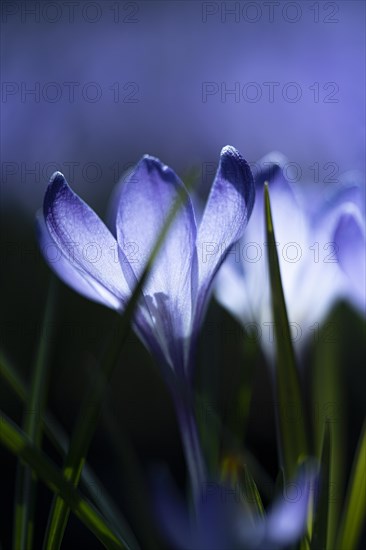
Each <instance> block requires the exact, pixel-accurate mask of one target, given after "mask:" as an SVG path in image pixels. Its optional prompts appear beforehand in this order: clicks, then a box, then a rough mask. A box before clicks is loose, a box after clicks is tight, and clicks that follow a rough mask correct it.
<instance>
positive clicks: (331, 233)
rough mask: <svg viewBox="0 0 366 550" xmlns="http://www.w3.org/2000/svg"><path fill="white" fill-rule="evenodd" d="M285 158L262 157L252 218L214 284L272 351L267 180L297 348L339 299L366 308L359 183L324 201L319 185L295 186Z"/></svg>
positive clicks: (230, 307) (219, 295)
mask: <svg viewBox="0 0 366 550" xmlns="http://www.w3.org/2000/svg"><path fill="white" fill-rule="evenodd" d="M284 164H285V159H284V157H282V156H281V155H279V154H271V155H268V156H267V157H265V158H264V159H262V161H261V162H260V166H261V169H260V171H259V175H258V177H257V181H256V202H255V205H254V209H253V213H252V216H251V220H250V223H249V224H248V227H247V229H246V231H245V234H244V237H243V239H242V240H241V241H240V243H238V244H237V245H236V247H235V248H234V249H233V250H232V251H231V252H232V253H231V254H230V258H228V261H226V262H225V264H224V265H223V267H222V269H221V270H220V274H219V276H218V280H217V286H216V297H217V299H218V301H219V302H220V303H221V304H222V305H223V306H224V307H226V308H227V309H228V310H229V311H230V312H231V313H232V314H233V315H234V316H235V317H236V318H237V319H238V320H239V322H241V323H242V324H243V325H244V327H245V328H247V329H248V330H249V332H252V334H253V336H254V337H256V338H258V339H260V340H261V344H262V346H263V349H264V351H265V352H266V354H267V356H268V357H269V358H270V359H271V358H272V357H273V354H274V326H273V318H272V312H271V296H270V285H269V276H268V265H267V250H266V236H265V220H264V207H263V202H264V199H263V183H264V181H266V180H268V181H269V190H270V196H271V204H272V215H273V223H274V230H275V235H276V243H277V253H278V257H279V263H280V269H281V278H282V284H283V289H284V294H285V299H286V305H287V311H288V316H289V322H290V325H291V328H292V335H293V336H292V337H293V342H294V346H295V350H296V351H297V353H298V354H300V352H301V350H302V349H303V346H304V343H306V342H307V341H308V339H309V337H310V336H311V335H312V334H313V335H315V334H317V333H318V329H319V327H320V325H321V324H322V323H323V321H324V320H325V318H326V316H327V314H328V312H329V311H330V309H331V308H332V306H333V305H334V304H335V302H336V301H337V300H339V299H346V300H348V301H350V302H351V303H352V304H353V305H354V306H355V307H356V308H357V309H358V310H359V311H360V312H361V313H362V312H363V314H365V221H364V216H363V214H362V209H361V198H360V195H361V191H360V188H359V186H357V185H355V184H353V185H347V186H342V187H341V188H340V189H338V190H337V191H335V192H334V195H333V197H331V198H329V200H327V201H325V199H324V196H320V193H319V192H317V191H316V190H315V189H313V188H310V187H308V188H307V187H302V188H296V187H295V186H291V184H290V183H289V182H288V181H287V180H286V178H285V176H284V173H283V170H282V166H283V165H284ZM266 166H267V168H265V167H266Z"/></svg>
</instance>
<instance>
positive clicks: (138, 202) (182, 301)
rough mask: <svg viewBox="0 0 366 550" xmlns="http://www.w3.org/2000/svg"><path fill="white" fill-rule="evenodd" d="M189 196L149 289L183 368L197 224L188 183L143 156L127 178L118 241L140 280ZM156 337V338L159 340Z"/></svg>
mask: <svg viewBox="0 0 366 550" xmlns="http://www.w3.org/2000/svg"><path fill="white" fill-rule="evenodd" d="M182 195H183V196H184V204H183V205H182V207H181V208H180V210H179V212H178V214H177V216H176V218H175V220H174V222H173V224H172V226H171V227H170V230H169V232H168V235H167V236H166V238H165V241H164V243H163V245H162V247H161V250H160V252H159V255H158V257H157V258H156V260H155V263H154V266H153V268H152V270H151V273H150V276H149V280H148V281H147V284H146V285H145V288H144V296H145V300H146V302H147V305H148V308H149V310H150V314H151V317H152V319H153V321H154V331H155V334H157V335H158V338H159V339H160V343H161V346H162V347H163V349H164V353H165V355H166V357H167V358H168V362H170V364H171V366H172V367H174V368H175V369H178V370H179V368H180V367H182V368H183V365H182V364H181V365H178V364H177V362H180V363H181V362H182V360H183V362H184V356H185V353H186V352H185V346H186V340H187V338H189V336H190V327H191V309H192V305H191V302H192V293H191V284H192V276H193V279H194V271H195V269H196V268H195V266H196V258H195V240H196V223H195V218H194V213H193V209H192V205H191V201H190V199H189V196H188V193H187V192H186V190H185V188H184V186H183V183H182V182H181V181H180V180H179V178H178V177H177V176H176V174H175V173H174V172H173V170H171V169H170V168H168V166H165V165H164V164H162V163H161V162H160V161H159V160H158V159H156V158H154V157H150V156H144V157H143V158H142V159H141V161H140V162H139V163H138V165H137V166H136V168H135V170H134V171H133V172H132V173H131V174H130V176H129V177H128V178H127V179H126V182H125V184H124V185H123V187H122V191H121V194H120V201H119V208H118V214H117V227H116V232H117V240H118V243H119V246H120V248H121V250H123V251H124V252H125V254H126V257H127V259H128V260H129V263H130V265H131V267H132V269H133V271H134V273H135V276H136V278H137V279H138V278H139V276H140V275H141V272H142V270H143V268H144V267H145V265H146V263H147V260H148V258H149V255H150V253H151V250H152V248H153V246H154V244H155V242H156V240H157V238H158V236H159V233H160V231H161V229H162V227H163V225H164V223H165V221H166V220H167V217H168V214H169V212H170V211H171V208H172V206H173V205H174V203H175V202H176V200H177V199H178V197H179V196H182ZM155 338H156V336H155Z"/></svg>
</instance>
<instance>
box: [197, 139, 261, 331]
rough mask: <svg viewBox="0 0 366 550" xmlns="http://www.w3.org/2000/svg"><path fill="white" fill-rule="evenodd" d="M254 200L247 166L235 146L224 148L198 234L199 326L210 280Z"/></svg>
mask: <svg viewBox="0 0 366 550" xmlns="http://www.w3.org/2000/svg"><path fill="white" fill-rule="evenodd" d="M254 197H255V187H254V180H253V176H252V173H251V170H250V167H249V165H248V163H247V162H246V161H245V160H244V159H243V157H242V156H241V155H240V154H239V152H238V151H237V150H236V149H235V148H234V147H231V146H227V147H224V148H223V150H222V151H221V157H220V164H219V167H218V170H217V173H216V176H215V180H214V182H213V185H212V188H211V192H210V195H209V197H208V200H207V204H206V208H205V210H204V213H203V217H202V220H201V223H200V226H199V229H198V235H197V245H196V246H197V254H198V289H197V291H198V295H197V307H196V318H197V319H198V323H199V320H200V318H201V316H202V313H203V310H204V305H205V302H206V297H207V294H208V291H209V289H210V285H211V283H212V280H213V277H214V276H215V274H216V272H217V270H218V268H219V267H220V266H221V264H222V262H223V260H224V259H225V257H226V256H227V254H228V253H229V251H230V249H231V248H232V247H233V245H234V244H235V243H236V242H237V241H238V240H239V239H240V238H241V236H242V235H243V232H244V229H245V227H246V225H247V222H248V219H249V217H250V215H251V212H252V209H253V204H254Z"/></svg>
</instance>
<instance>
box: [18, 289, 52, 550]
mask: <svg viewBox="0 0 366 550" xmlns="http://www.w3.org/2000/svg"><path fill="white" fill-rule="evenodd" d="M52 281H53V283H51V285H50V290H49V294H48V299H47V303H46V308H45V312H44V317H43V323H42V331H41V337H40V341H39V344H38V350H37V354H36V359H35V363H34V367H33V374H32V383H31V390H30V392H29V394H28V399H27V401H26V407H25V411H24V415H23V416H24V419H23V430H24V432H25V433H26V434H27V435H28V437H29V439H30V441H31V442H32V443H33V444H34V445H35V446H36V447H40V445H41V440H42V423H41V418H42V416H43V413H44V408H45V401H46V394H47V387H48V383H47V382H48V373H47V357H48V354H49V342H50V334H49V331H48V329H49V327H50V326H52V323H51V320H52V316H53V312H54V308H55V286H54V284H55V281H54V280H52ZM36 489H37V479H36V477H35V476H34V473H33V472H32V471H31V470H30V469H29V468H28V466H26V465H24V464H22V463H21V462H18V469H17V483H16V495H15V521H14V533H13V547H14V550H25V549H27V550H30V549H31V548H32V547H33V531H34V509H35V502H36Z"/></svg>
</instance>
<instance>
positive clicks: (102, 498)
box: [0, 351, 138, 549]
mask: <svg viewBox="0 0 366 550" xmlns="http://www.w3.org/2000/svg"><path fill="white" fill-rule="evenodd" d="M0 375H1V376H2V377H3V378H4V379H5V380H6V381H7V382H8V384H9V385H10V387H11V388H12V390H13V391H14V392H15V394H16V395H17V396H18V397H19V398H20V400H21V401H23V402H24V403H25V402H26V399H27V395H28V390H27V387H26V384H25V383H24V381H23V380H22V377H21V376H20V375H19V374H18V373H17V371H16V369H15V367H14V365H12V364H11V363H10V362H9V361H8V360H7V359H6V358H5V356H4V354H3V353H2V352H1V351H0ZM42 424H43V429H44V431H45V434H46V436H47V437H48V439H49V440H50V442H51V443H52V445H53V446H54V448H55V449H56V451H57V452H58V453H59V455H60V456H62V457H65V456H66V451H67V449H68V447H69V441H68V438H67V435H66V434H65V432H64V430H63V429H62V428H61V426H60V425H59V424H58V423H57V421H56V420H55V419H54V418H53V417H52V416H51V415H50V414H49V413H47V412H46V413H45V414H44V416H43V417H42ZM81 485H82V487H83V489H84V490H85V491H86V492H87V494H89V496H90V497H91V498H92V500H93V502H94V503H95V504H96V505H97V507H98V509H99V510H100V511H101V512H102V513H103V515H104V516H105V517H106V519H107V520H108V522H109V523H110V525H112V526H113V527H114V529H115V532H116V533H118V534H119V536H120V538H121V539H122V540H125V541H126V542H127V546H128V547H129V548H135V549H137V548H138V544H137V542H136V539H135V537H134V535H133V534H132V532H131V530H130V528H129V527H128V525H127V523H126V520H125V518H124V517H123V516H122V515H121V513H120V511H119V510H118V509H117V507H116V505H115V504H114V502H113V501H112V499H111V497H110V496H109V495H108V494H107V492H106V491H105V488H104V486H103V485H102V484H101V482H100V481H99V479H98V478H97V476H96V475H95V473H94V472H93V470H92V469H91V468H90V467H89V466H88V464H86V465H85V466H84V469H83V472H82V475H81Z"/></svg>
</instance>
